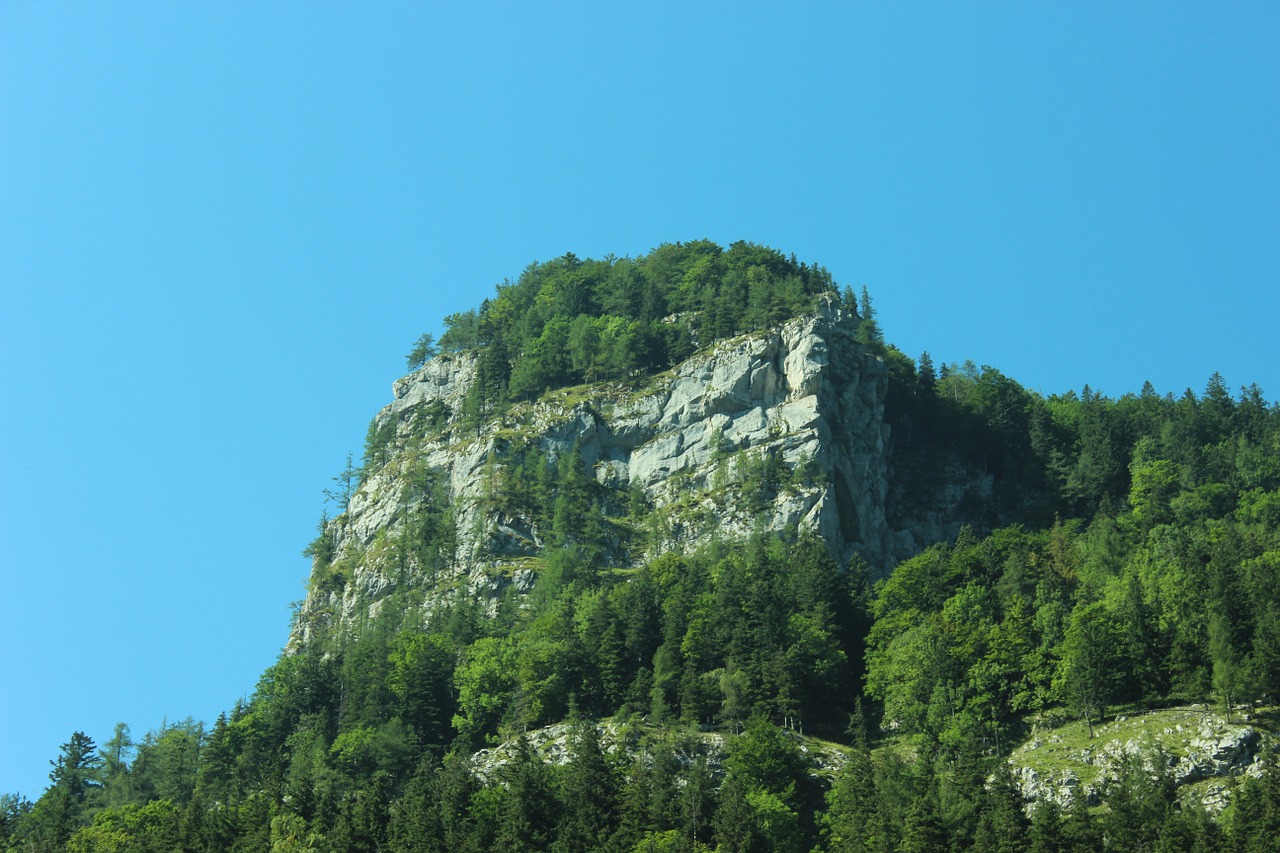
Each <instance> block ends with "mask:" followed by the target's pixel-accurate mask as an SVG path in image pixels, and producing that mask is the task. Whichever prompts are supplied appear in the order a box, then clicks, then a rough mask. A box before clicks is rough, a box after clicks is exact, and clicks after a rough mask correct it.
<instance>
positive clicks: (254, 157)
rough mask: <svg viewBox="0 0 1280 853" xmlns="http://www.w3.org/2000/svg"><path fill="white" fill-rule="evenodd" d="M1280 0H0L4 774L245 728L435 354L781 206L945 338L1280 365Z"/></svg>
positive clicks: (928, 331)
mask: <svg viewBox="0 0 1280 853" xmlns="http://www.w3.org/2000/svg"><path fill="white" fill-rule="evenodd" d="M1278 37H1280V6H1277V5H1276V4H1274V3H1212V4H1209V3H1203V4H1186V3H1159V4H1147V3H1127V4H1103V3H1079V2H1072V3H1062V4H1054V3H1037V4H1013V3H992V4H987V3H961V4H943V3H894V4H889V3H876V4H853V3H840V4H836V3H830V4H828V3H817V2H811V3H800V4H797V3H787V4H782V3H750V2H748V3H732V4H729V3H701V4H683V3H681V4H668V3H644V4H639V3H636V4H621V3H542V4H525V3H519V4H517V3H511V4H483V3H471V4H465V5H464V4H461V3H459V4H449V5H444V4H428V3H380V4H364V3H359V4H357V3H311V2H308V3H293V2H273V3H252V4H249V3H244V4H235V3H217V4H215V3H204V2H191V3H136V2H117V3H109V4H107V3H88V2H85V3H66V2H21V0H8V2H5V3H3V4H0V472H3V476H2V477H0V590H2V591H0V652H2V653H3V660H4V665H3V667H2V669H0V671H2V675H0V731H3V732H4V733H5V735H4V737H3V739H2V741H0V792H12V791H20V792H22V793H25V794H27V795H28V796H31V797H33V798H34V797H35V796H36V795H37V794H38V793H39V792H40V790H41V789H42V788H43V786H44V785H45V784H46V782H47V772H48V770H49V767H48V763H47V762H48V760H49V759H51V758H53V757H54V756H55V755H56V754H57V751H58V745H59V744H61V743H63V742H65V741H66V740H67V738H68V737H69V735H70V734H71V732H72V731H73V730H76V729H82V730H84V731H86V732H88V733H89V734H90V735H91V736H93V737H94V738H96V739H97V740H98V741H99V742H100V743H101V742H102V741H105V740H106V739H107V738H108V737H109V736H110V734H111V730H112V727H113V725H114V723H115V722H116V721H118V720H120V721H126V722H128V723H129V724H130V725H131V727H132V728H133V732H134V735H135V737H141V736H142V735H143V734H144V733H145V732H146V731H147V729H149V728H154V727H156V726H158V725H160V724H161V722H162V721H163V720H164V719H165V718H168V719H171V720H172V719H180V718H183V717H186V716H188V715H191V716H194V717H196V718H197V719H203V720H205V721H208V722H212V720H213V719H214V718H215V717H216V715H217V713H218V712H219V711H220V710H222V709H226V708H229V707H230V706H231V704H232V703H233V702H234V701H235V699H236V698H237V697H240V696H244V695H247V694H249V693H250V692H251V691H252V689H253V686H254V683H255V681H256V679H257V676H258V675H259V674H260V673H261V672H262V670H263V669H264V668H265V667H266V666H268V665H269V664H270V663H271V662H272V661H273V660H274V659H275V657H276V655H277V654H278V652H279V649H280V647H281V645H282V643H283V642H284V639H285V637H286V633H287V628H288V620H289V613H290V602H292V601H294V600H297V599H300V598H301V597H302V595H303V583H304V580H305V577H306V574H307V570H308V565H307V562H306V561H305V560H304V559H303V558H302V557H301V556H300V551H301V549H302V548H303V546H304V545H305V544H306V543H307V542H308V541H309V540H310V539H311V538H312V536H313V533H314V525H315V522H316V520H317V519H318V517H319V515H320V512H321V490H322V489H324V488H326V487H327V486H330V485H331V483H330V480H329V478H330V477H331V476H332V475H333V474H335V473H337V471H338V470H339V469H340V468H341V467H342V465H343V462H344V459H345V455H346V453H347V451H349V450H351V451H355V452H356V453H357V455H358V453H359V450H360V447H361V444H362V441H363V437H364V431H365V428H366V426H367V424H368V422H369V419H370V418H371V417H372V416H373V414H374V413H375V412H376V411H377V409H378V408H379V407H380V406H382V405H383V404H385V403H386V402H387V401H388V400H389V399H390V384H391V382H392V381H393V380H394V379H395V378H396V377H397V376H399V375H400V374H401V373H402V372H403V366H404V361H403V356H404V353H405V352H406V351H407V350H408V349H409V347H410V346H411V344H412V343H413V341H414V339H415V338H417V336H418V335H419V334H421V333H422V332H423V331H432V332H436V333H437V334H438V333H439V331H440V319H441V318H442V317H443V316H444V315H445V314H447V313H450V312H453V311H457V310H461V309H464V308H469V307H473V306H475V305H476V304H478V303H479V301H480V300H481V299H482V298H484V297H485V296H486V295H488V294H489V293H490V292H491V291H492V287H493V285H494V284H495V283H496V282H498V281H501V280H502V279H504V278H506V277H511V278H514V277H516V276H517V275H518V274H519V273H520V271H521V269H523V268H524V266H526V265H527V264H528V263H529V262H530V261H533V260H546V259H548V258H551V257H555V256H558V255H561V254H563V253H564V252H566V251H572V252H574V253H576V254H578V255H579V256H593V257H599V256H602V255H604V254H607V253H613V254H616V255H636V254H640V253H643V252H645V251H647V250H648V249H650V248H652V247H654V246H656V245H658V244H659V243H662V242H666V241H675V240H691V239H698V238H702V237H708V238H711V239H713V240H716V241H718V242H721V243H722V244H728V243H730V242H732V241H734V240H739V239H745V240H752V241H756V242H761V243H765V244H767V245H771V246H773V247H775V248H778V249H781V250H782V251H784V252H788V253H790V252H794V253H795V254H796V255H797V256H798V257H799V258H800V259H803V260H808V261H814V262H818V263H821V264H823V265H825V266H826V267H827V268H828V269H830V270H831V272H832V273H833V275H834V276H835V278H836V281H837V282H839V283H840V284H849V285H852V286H853V287H854V288H855V289H857V288H859V287H861V286H863V285H865V286H867V287H868V288H869V289H870V291H871V293H872V296H873V298H874V299H875V304H876V307H877V310H878V312H879V315H880V319H881V321H882V325H883V326H884V328H885V330H886V333H887V336H888V338H889V339H890V340H891V341H893V342H895V343H897V344H898V345H899V346H900V347H901V348H902V349H904V350H905V351H906V352H908V353H909V354H910V355H912V356H916V355H918V354H919V352H920V351H921V350H924V349H927V350H929V351H930V353H931V354H932V355H933V357H934V359H935V361H948V362H949V361H963V360H964V359H967V358H970V359H973V360H974V361H975V362H976V363H978V364H990V365H993V366H995V367H998V368H1000V369H1001V370H1002V371H1004V372H1005V373H1006V374H1008V375H1010V376H1012V377H1013V378H1015V379H1017V380H1018V381H1020V382H1022V383H1023V384H1024V385H1026V386H1028V387H1030V388H1034V389H1037V390H1040V391H1042V392H1044V393H1058V392H1063V391H1067V390H1069V389H1078V388H1080V387H1081V386H1083V385H1084V384H1085V383H1089V384H1090V385H1092V386H1093V387H1094V388H1095V389H1099V390H1102V391H1104V392H1105V393H1108V394H1110V395H1113V396H1116V395H1119V394H1123V393H1125V392H1127V391H1137V390H1138V389H1139V388H1140V387H1141V385H1142V382H1143V381H1144V380H1148V379H1149V380H1150V381H1152V382H1153V383H1154V385H1155V386H1156V388H1157V390H1159V391H1160V392H1162V393H1163V392H1166V391H1173V392H1174V393H1181V392H1182V391H1183V390H1184V389H1185V388H1187V387H1191V388H1193V389H1195V390H1196V391H1197V392H1199V391H1200V390H1202V389H1203V388H1204V385H1205V383H1206V381H1207V379H1208V377H1209V376H1210V374H1211V373H1213V372H1214V371H1215V370H1216V371H1221V372H1222V374H1223V375H1224V376H1225V378H1226V380H1227V382H1228V384H1229V386H1230V387H1232V388H1236V387H1239V386H1240V385H1242V384H1247V383H1250V382H1257V383H1258V384H1260V385H1261V386H1262V388H1263V390H1264V392H1265V393H1266V395H1267V397H1268V398H1269V399H1276V398H1277V395H1278V394H1280V358H1278V357H1277V356H1278V355H1280V351H1278V350H1280V347H1278V345H1277V343H1276V340H1275V337H1276V336H1275V332H1276V327H1277V320H1276V318H1277V316H1280V296H1277V290H1278V289H1277V284H1278V283H1280V282H1277V274H1278V273H1280V157H1278V156H1277V152H1280V52H1277V51H1276V50H1275V44H1276V42H1277V39H1278Z"/></svg>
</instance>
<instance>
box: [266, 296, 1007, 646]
mask: <svg viewBox="0 0 1280 853" xmlns="http://www.w3.org/2000/svg"><path fill="white" fill-rule="evenodd" d="M857 323H858V321H857V318H856V317H854V316H852V315H850V314H848V313H847V312H845V311H844V310H842V309H841V308H840V307H838V306H837V305H836V304H834V303H830V304H827V305H824V306H823V307H821V308H820V309H819V310H818V311H817V312H816V313H814V314H811V315H809V316H804V317H799V318H796V319H793V320H791V321H790V322H787V323H786V324H784V325H782V326H780V327H778V328H775V329H771V330H767V331H764V332H759V333H754V334H750V335H745V336H742V337H739V338H734V339H731V340H726V341H722V342H720V343H718V344H717V345H716V346H715V347H714V348H713V349H710V350H708V351H704V352H702V353H699V354H697V355H695V356H694V357H692V358H690V359H688V360H687V361H685V362H683V363H681V364H679V365H677V366H676V367H675V368H673V369H671V370H669V371H667V372H665V373H662V374H659V375H656V376H651V377H647V378H645V379H643V380H641V381H640V383H639V384H638V385H636V386H633V387H626V386H623V385H619V384H604V383H602V384H595V385H584V386H577V387H574V388H568V389H560V390H557V391H548V392H547V393H546V394H544V395H543V396H542V397H541V398H540V399H538V400H536V401H532V402H524V403H520V404H517V405H514V406H512V407H510V408H508V409H507V410H506V411H504V412H502V413H501V414H500V415H497V416H493V417H487V418H481V419H474V418H473V420H472V423H473V425H472V426H468V425H467V418H466V417H464V414H463V413H464V411H465V409H466V405H467V400H468V393H469V391H470V390H471V387H472V385H473V384H474V383H475V382H476V381H477V380H476V376H477V363H476V358H475V356H474V355H473V354H468V353H463V354H457V355H449V356H442V357H438V358H435V359H433V360H431V361H429V362H428V363H427V364H426V365H425V366H424V367H422V369H420V370H418V371H416V372H414V373H412V374H410V375H408V376H405V377H404V378H402V379H400V380H398V381H397V382H396V383H395V384H394V386H393V390H394V395H395V399H394V400H393V401H392V402H391V404H390V405H388V406H387V407H386V408H384V409H383V410H382V411H381V412H380V413H379V414H378V415H377V418H376V419H375V422H374V424H373V427H372V428H371V435H376V436H379V437H380V439H379V440H380V441H381V442H384V445H383V446H384V448H385V449H384V452H382V453H381V454H380V457H381V458H380V460H379V464H377V465H371V466H367V467H366V470H365V472H364V479H363V481H362V482H361V484H360V486H359V488H358V489H357V490H356V491H355V492H354V494H353V495H352V496H351V498H350V501H349V504H348V505H347V507H346V511H345V513H343V514H342V515H340V516H339V517H338V518H336V519H333V520H331V521H330V522H328V524H327V526H326V527H325V529H324V531H323V534H322V538H323V539H324V540H325V542H324V543H323V544H324V548H322V549H321V550H322V552H323V553H322V554H321V555H320V556H318V557H317V560H316V567H315V571H314V573H313V577H312V582H311V585H310V590H309V593H308V595H307V597H306V600H305V601H304V603H303V605H302V609H301V611H300V613H299V618H298V620H297V625H296V628H295V631H294V635H293V637H292V640H291V646H292V647H294V648H296V647H298V646H299V644H303V643H306V642H308V641H309V639H311V638H312V637H313V636H315V635H316V632H317V631H323V630H327V629H328V628H331V627H333V626H335V625H337V626H342V625H351V624H355V623H357V622H358V621H359V620H360V619H362V618H363V617H364V616H366V615H373V614H376V613H377V612H378V610H379V608H380V607H381V603H382V601H383V600H384V599H385V598H386V597H387V596H388V595H390V594H392V593H394V592H396V591H405V590H407V589H417V590H419V591H420V592H422V593H423V594H422V595H421V596H420V599H421V600H420V601H419V602H418V603H417V605H415V606H420V607H423V608H424V609H425V610H427V611H430V609H431V608H432V607H433V605H434V604H438V603H439V602H440V601H443V600H445V599H447V598H448V597H449V596H458V595H466V596H471V597H479V598H482V599H487V600H490V601H493V600H495V599H496V597H497V596H498V595H499V594H501V593H502V592H504V591H505V590H506V589H508V588H514V589H515V590H516V591H518V592H524V591H527V590H528V589H530V588H531V586H532V585H533V583H534V582H535V580H536V578H537V576H538V573H539V570H540V568H541V556H542V554H543V553H544V549H545V546H546V545H547V542H548V537H549V531H548V529H547V528H548V524H547V522H546V520H545V517H543V518H541V520H540V518H539V516H540V513H539V512H537V511H535V510H534V509H531V508H530V507H529V506H528V505H527V504H525V505H521V503H520V501H518V500H516V499H514V498H513V497H512V494H511V493H512V492H513V489H514V487H513V486H512V481H513V477H514V471H515V469H516V468H517V466H518V465H520V464H521V463H522V461H523V460H525V459H526V458H527V457H528V456H529V454H531V453H535V454H537V455H538V456H537V458H539V459H543V460H546V464H547V465H553V464H554V463H555V461H556V460H558V459H560V458H562V457H564V455H565V454H570V453H576V454H578V455H579V456H580V458H581V465H582V466H583V467H584V473H586V474H587V476H589V477H590V478H592V479H593V480H594V483H595V486H596V488H597V489H598V491H599V492H600V493H601V494H603V495H605V496H606V498H605V500H604V502H605V503H606V504H607V505H608V506H610V507H612V508H613V510H612V511H611V512H610V518H609V519H608V522H609V528H610V531H611V534H610V535H611V540H610V547H609V548H608V549H607V550H606V555H605V558H604V559H605V561H606V562H607V563H609V564H611V565H613V566H615V567H619V568H625V567H627V566H630V565H635V564H636V563H638V562H640V561H642V560H644V559H648V558H651V557H653V556H655V555H657V554H659V553H662V552H665V551H670V550H687V549H691V548H693V547H695V546H697V545H699V544H700V543H705V542H707V541H710V540H712V539H715V538H718V539H720V540H722V541H733V540H737V539H742V538H745V537H747V536H749V535H750V534H752V533H753V532H757V531H765V532H770V531H774V532H781V531H786V530H793V531H803V530H812V531H814V532H816V533H818V534H819V535H821V536H822V537H823V539H824V540H825V541H826V542H827V543H828V545H829V547H830V548H831V550H832V552H833V553H834V554H835V555H836V556H837V557H838V558H840V559H841V560H846V559H849V558H851V557H853V556H854V555H857V556H858V557H860V558H862V559H863V560H865V561H866V563H867V564H868V565H869V566H870V567H871V568H872V570H873V571H875V572H879V573H883V572H886V571H887V570H888V569H889V568H890V567H892V566H893V565H894V564H895V563H896V562H897V561H899V560H901V559H903V558H905V557H907V556H910V555H911V554H913V553H915V552H916V551H918V550H919V549H920V548H921V547H923V546H924V545H927V544H929V542H931V541H936V540H937V539H940V538H942V537H944V536H948V535H954V534H955V532H956V530H957V529H958V528H959V521H960V520H959V519H958V518H956V513H955V508H956V506H957V505H958V504H959V502H960V501H961V500H962V499H964V497H965V495H966V494H967V493H968V492H969V491H973V490H975V489H976V490H978V491H981V490H982V489H983V488H984V487H986V484H983V483H982V482H974V483H968V484H967V485H965V486H962V487H959V488H957V487H956V485H955V483H954V482H953V483H950V484H948V485H947V487H946V488H945V489H942V490H940V491H939V495H940V496H941V497H940V499H939V500H940V501H941V503H940V505H932V506H929V505H925V508H924V509H922V510H921V512H920V513H919V520H918V521H914V520H913V521H908V522H906V523H903V522H902V521H899V527H900V529H897V530H895V529H891V527H890V524H889V522H888V520H887V519H888V518H889V517H890V514H889V513H888V512H887V507H886V501H887V496H888V495H889V494H890V472H891V465H890V459H889V452H890V438H891V436H890V429H889V427H888V425H887V424H886V422H885V412H884V405H885V396H886V387H887V382H888V379H887V373H886V370H885V367H884V363H883V361H882V360H881V359H879V358H877V357H876V356H874V355H873V354H871V353H870V352H869V351H868V350H867V349H866V348H865V347H863V346H862V345H860V344H859V343H857V341H856V340H855V331H856V328H857ZM476 424H478V425H476ZM953 479H954V478H953ZM621 507H625V508H626V509H625V511H624V510H621V509H619V508H621ZM926 509H927V511H925V510H926ZM896 517H898V518H899V519H901V518H902V515H901V513H899V514H897V515H896ZM428 528H429V532H428ZM423 538H432V539H433V540H434V541H435V545H434V547H433V548H432V549H431V550H430V553H429V555H426V552H424V550H423V549H422V548H421V547H415V546H420V545H421V544H422V542H421V540H422V539H423Z"/></svg>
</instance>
